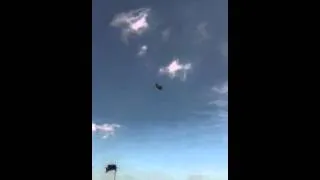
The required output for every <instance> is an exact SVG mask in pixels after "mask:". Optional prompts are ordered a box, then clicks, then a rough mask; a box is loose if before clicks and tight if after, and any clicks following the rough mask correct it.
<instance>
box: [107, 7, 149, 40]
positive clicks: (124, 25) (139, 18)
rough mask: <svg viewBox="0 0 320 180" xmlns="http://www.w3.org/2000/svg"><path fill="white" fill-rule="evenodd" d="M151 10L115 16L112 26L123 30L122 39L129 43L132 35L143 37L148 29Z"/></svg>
mask: <svg viewBox="0 0 320 180" xmlns="http://www.w3.org/2000/svg"><path fill="white" fill-rule="evenodd" d="M149 13H150V9H149V8H140V9H136V10H132V11H129V12H126V13H120V14H117V15H115V17H114V18H113V19H112V21H111V23H110V25H111V26H113V27H118V28H120V29H122V38H123V40H124V41H125V42H127V40H128V37H129V36H130V35H142V34H143V33H144V32H145V31H146V30H147V29H148V28H149V23H148V16H149Z"/></svg>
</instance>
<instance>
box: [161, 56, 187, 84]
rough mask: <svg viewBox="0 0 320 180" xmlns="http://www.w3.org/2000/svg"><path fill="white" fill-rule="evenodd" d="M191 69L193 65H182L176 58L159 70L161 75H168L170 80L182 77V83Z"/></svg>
mask: <svg viewBox="0 0 320 180" xmlns="http://www.w3.org/2000/svg"><path fill="white" fill-rule="evenodd" d="M190 69H191V63H187V64H180V63H179V59H177V58H175V59H173V60H172V62H171V63H170V64H169V65H168V66H166V67H161V68H160V69H159V73H160V74H164V75H168V76H169V77H170V78H172V79H173V78H175V77H180V79H181V80H182V81H184V80H186V78H187V73H188V71H189V70H190Z"/></svg>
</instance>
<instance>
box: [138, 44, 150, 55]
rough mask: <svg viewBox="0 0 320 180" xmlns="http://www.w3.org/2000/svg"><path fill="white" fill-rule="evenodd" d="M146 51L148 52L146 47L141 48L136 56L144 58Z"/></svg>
mask: <svg viewBox="0 0 320 180" xmlns="http://www.w3.org/2000/svg"><path fill="white" fill-rule="evenodd" d="M147 50H148V46H147V45H143V46H141V47H140V49H139V52H138V56H144V55H145V54H146V53H147Z"/></svg>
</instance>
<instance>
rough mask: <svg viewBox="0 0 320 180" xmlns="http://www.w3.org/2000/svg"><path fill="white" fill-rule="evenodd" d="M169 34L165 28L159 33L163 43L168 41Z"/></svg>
mask: <svg viewBox="0 0 320 180" xmlns="http://www.w3.org/2000/svg"><path fill="white" fill-rule="evenodd" d="M170 34H171V29H170V28H167V29H165V30H163V31H162V32H161V37H162V40H163V41H168V40H169V37H170Z"/></svg>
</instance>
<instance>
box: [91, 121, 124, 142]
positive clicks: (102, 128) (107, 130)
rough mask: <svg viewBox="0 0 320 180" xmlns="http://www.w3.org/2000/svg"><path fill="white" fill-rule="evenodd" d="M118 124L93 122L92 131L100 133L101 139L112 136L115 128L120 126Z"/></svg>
mask: <svg viewBox="0 0 320 180" xmlns="http://www.w3.org/2000/svg"><path fill="white" fill-rule="evenodd" d="M120 127H121V126H120V125H119V124H101V125H98V124H95V123H92V133H101V134H102V135H103V136H102V138H103V139H106V138H108V137H109V136H113V135H114V133H115V131H116V128H120Z"/></svg>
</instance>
